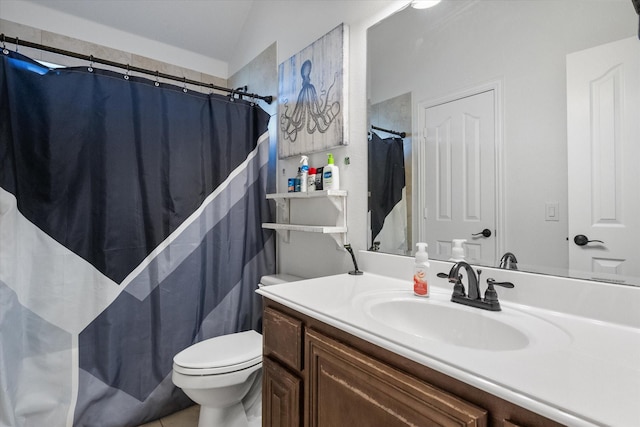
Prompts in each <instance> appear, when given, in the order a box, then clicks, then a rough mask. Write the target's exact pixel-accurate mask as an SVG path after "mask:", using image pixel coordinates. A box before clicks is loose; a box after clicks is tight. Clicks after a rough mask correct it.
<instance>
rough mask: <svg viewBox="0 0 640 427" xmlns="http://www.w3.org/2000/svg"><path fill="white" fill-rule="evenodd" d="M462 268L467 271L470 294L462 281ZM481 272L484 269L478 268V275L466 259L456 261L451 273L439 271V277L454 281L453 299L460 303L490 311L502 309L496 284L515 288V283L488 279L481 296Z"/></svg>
mask: <svg viewBox="0 0 640 427" xmlns="http://www.w3.org/2000/svg"><path fill="white" fill-rule="evenodd" d="M460 268H464V269H465V271H466V273H467V285H468V287H469V294H468V295H467V294H465V289H464V284H463V283H462V274H459V273H460ZM480 274H482V270H480V269H478V275H477V276H476V272H475V271H473V267H471V266H470V265H469V264H468V263H466V262H465V261H459V262H456V263H455V264H454V265H453V267H451V270H450V271H449V274H446V273H438V277H441V278H446V279H448V280H449V282H450V283H454V286H453V294H452V295H451V301H452V302H456V303H458V304H464V305H468V306H471V307H476V308H482V309H484V310H490V311H500V310H501V308H500V302H499V301H498V293H497V292H496V290H495V288H494V286H502V287H504V288H513V287H514V284H513V283H511V282H496V281H495V280H494V279H491V278H489V279H487V290H486V291H485V294H484V298H481V297H480V286H479V282H480Z"/></svg>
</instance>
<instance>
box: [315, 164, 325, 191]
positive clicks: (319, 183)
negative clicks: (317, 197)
mask: <svg viewBox="0 0 640 427" xmlns="http://www.w3.org/2000/svg"><path fill="white" fill-rule="evenodd" d="M323 169H324V168H323V167H322V166H320V167H319V168H316V191H321V190H324V188H322V171H323Z"/></svg>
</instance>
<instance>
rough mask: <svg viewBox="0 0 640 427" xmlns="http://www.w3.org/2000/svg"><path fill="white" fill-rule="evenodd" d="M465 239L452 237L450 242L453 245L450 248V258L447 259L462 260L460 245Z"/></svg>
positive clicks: (462, 253) (461, 247)
mask: <svg viewBox="0 0 640 427" xmlns="http://www.w3.org/2000/svg"><path fill="white" fill-rule="evenodd" d="M466 241H467V239H453V240H452V241H451V242H452V244H453V247H452V248H451V258H449V261H454V262H459V261H464V247H463V246H462V245H463V244H464V243H465V242H466Z"/></svg>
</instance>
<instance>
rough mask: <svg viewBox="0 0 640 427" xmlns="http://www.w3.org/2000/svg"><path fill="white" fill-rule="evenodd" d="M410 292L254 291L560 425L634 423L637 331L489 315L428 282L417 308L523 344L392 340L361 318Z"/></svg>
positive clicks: (385, 286)
mask: <svg viewBox="0 0 640 427" xmlns="http://www.w3.org/2000/svg"><path fill="white" fill-rule="evenodd" d="M516 286H517V285H516ZM412 289H413V288H412V283H411V282H410V281H404V280H398V279H394V278H391V277H387V276H382V275H377V274H373V273H368V272H365V274H364V275H362V276H350V275H348V274H341V275H336V276H328V277H322V278H317V279H309V280H304V281H300V282H292V283H284V284H281V285H274V286H268V287H263V288H261V289H260V290H258V291H257V292H258V293H259V294H261V295H263V296H265V297H267V298H269V299H271V300H273V301H276V302H279V303H281V304H283V305H285V306H287V307H290V308H292V309H294V310H297V311H299V312H300V313H303V314H305V315H308V316H310V317H313V318H315V319H318V320H320V321H323V322H325V323H327V324H329V325H331V326H335V327H337V328H339V329H341V330H344V331H346V332H349V333H351V334H353V335H355V336H357V337H359V338H362V339H365V340H367V341H369V342H372V343H374V344H376V345H378V346H380V347H383V348H385V349H387V350H390V351H392V352H394V353H397V354H400V355H402V356H404V357H406V358H408V359H411V360H414V361H416V362H418V363H421V364H423V365H426V366H429V367H430V368H433V369H435V370H438V371H440V372H442V373H444V374H447V375H449V376H451V377H453V378H456V379H458V380H461V381H463V382H465V383H467V384H470V385H472V386H475V387H477V388H479V389H482V390H485V391H487V392H489V393H491V394H493V395H496V396H498V397H501V398H503V399H505V400H507V401H510V402H513V403H514V404H516V405H519V406H522V407H524V408H527V409H529V410H531V411H533V412H536V413H538V414H541V415H543V416H546V417H548V418H550V419H553V420H555V421H558V422H560V423H563V424H566V425H569V426H593V425H608V426H620V427H622V426H630V427H637V426H640V329H638V328H635V327H632V326H627V325H621V324H616V323H608V322H604V321H602V320H594V319H589V318H586V317H580V316H577V315H572V314H564V313H560V312H557V311H551V310H546V309H542V308H536V307H529V306H525V305H522V304H515V303H510V302H506V301H504V300H501V304H502V309H503V310H502V311H500V312H489V311H485V310H480V309H477V308H471V307H466V306H462V305H460V304H455V303H452V302H450V301H449V299H450V296H451V291H450V289H448V288H441V287H439V286H433V285H432V287H431V296H430V297H429V299H428V301H424V304H425V305H424V307H425V309H429V307H430V306H431V307H434V306H436V305H438V306H444V305H448V304H450V305H454V306H455V307H456V308H459V309H461V310H472V311H473V312H474V313H479V314H480V315H481V316H483V317H487V318H489V319H488V320H500V321H503V322H505V323H508V324H511V325H512V326H514V327H516V328H518V329H521V330H522V331H523V332H525V333H526V334H527V336H528V337H529V339H530V342H529V345H528V346H526V347H525V348H521V349H512V350H505V351H502V350H484V349H478V348H468V347H465V346H461V345H460V344H459V343H458V344H451V343H447V342H441V341H438V340H434V339H429V338H425V337H420V336H416V335H412V334H410V333H406V334H405V333H398V332H397V330H395V329H393V328H391V327H389V326H388V325H385V324H384V322H382V321H380V320H379V319H378V320H377V319H375V318H374V316H371V315H370V314H368V308H367V307H368V306H370V305H371V301H381V300H382V299H384V298H386V297H387V296H389V298H394V297H399V298H404V299H406V298H419V297H414V296H413V292H412ZM505 292H506V291H504V290H502V291H501V290H500V289H499V290H498V293H505ZM419 299H421V298H419ZM421 300H423V299H421Z"/></svg>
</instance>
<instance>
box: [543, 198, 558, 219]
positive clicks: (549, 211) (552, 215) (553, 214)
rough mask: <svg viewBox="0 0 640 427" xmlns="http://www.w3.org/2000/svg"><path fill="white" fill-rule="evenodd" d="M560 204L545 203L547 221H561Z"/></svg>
mask: <svg viewBox="0 0 640 427" xmlns="http://www.w3.org/2000/svg"><path fill="white" fill-rule="evenodd" d="M559 205H560V204H559V203H558V202H547V203H545V205H544V209H545V213H544V220H545V221H560V206H559Z"/></svg>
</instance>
